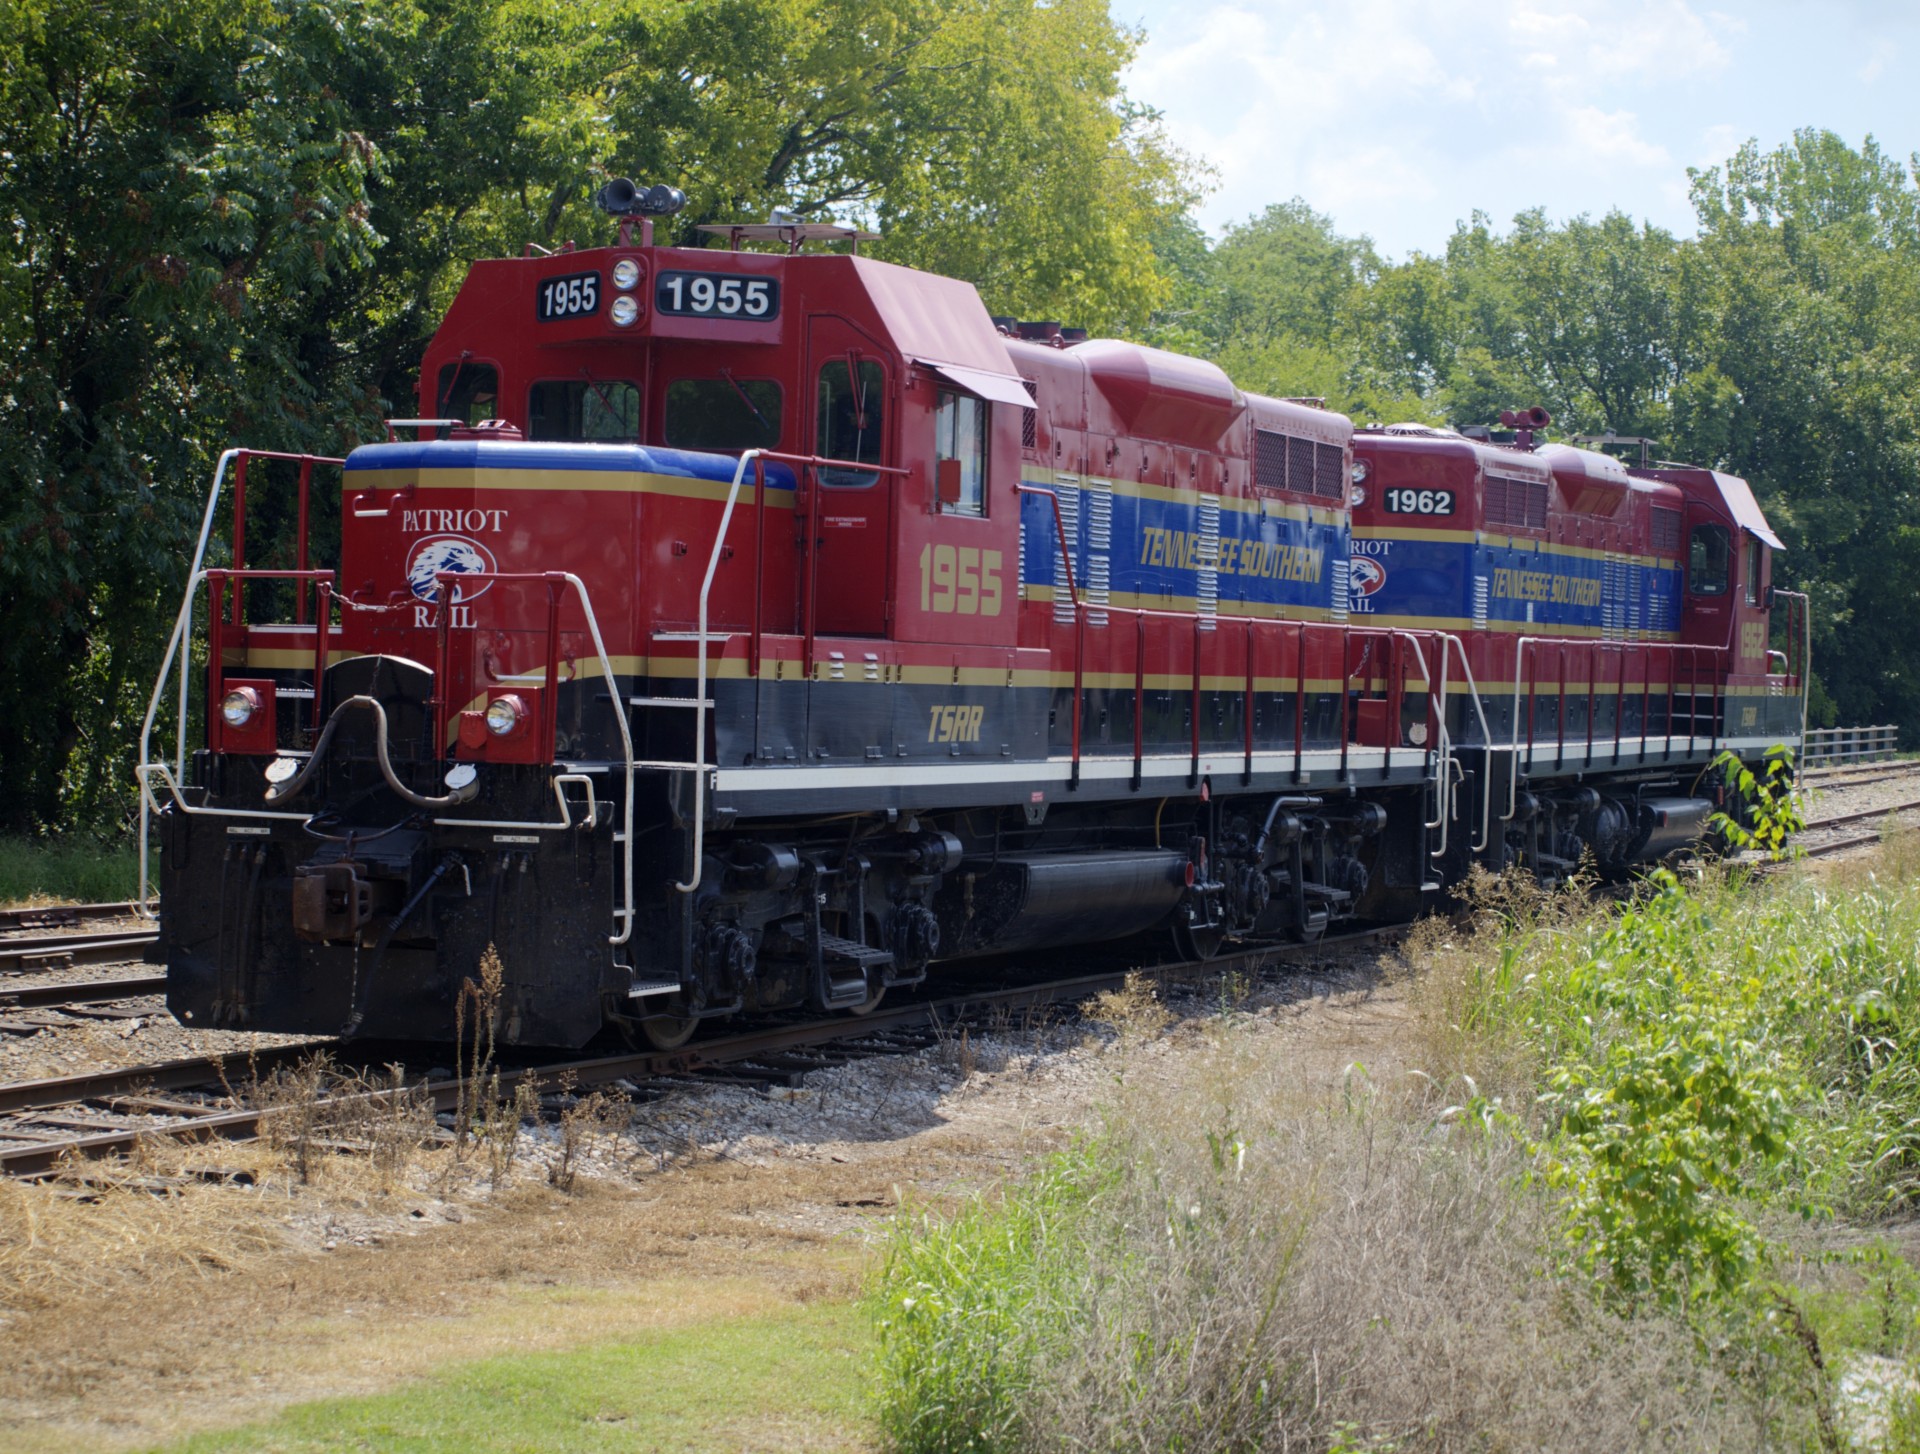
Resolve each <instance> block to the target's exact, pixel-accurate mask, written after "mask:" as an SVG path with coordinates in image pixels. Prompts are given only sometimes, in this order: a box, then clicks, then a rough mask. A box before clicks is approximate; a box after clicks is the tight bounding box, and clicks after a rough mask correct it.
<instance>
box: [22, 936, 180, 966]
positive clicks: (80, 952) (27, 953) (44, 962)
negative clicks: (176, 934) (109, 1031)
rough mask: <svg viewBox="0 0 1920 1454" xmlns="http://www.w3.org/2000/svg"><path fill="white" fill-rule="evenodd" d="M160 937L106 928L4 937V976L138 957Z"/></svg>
mask: <svg viewBox="0 0 1920 1454" xmlns="http://www.w3.org/2000/svg"><path fill="white" fill-rule="evenodd" d="M158 938H159V932H158V931H157V930H153V929H135V930H126V929H105V930H92V931H80V932H75V933H70V934H42V935H37V936H35V937H32V938H6V939H0V976H5V975H10V974H35V973H38V972H40V971H42V970H48V969H67V968H71V967H73V966H75V965H82V964H125V963H127V962H128V961H129V960H137V959H139V958H140V957H141V956H142V955H143V954H145V953H146V952H147V949H148V947H149V946H150V945H152V944H153V943H154V942H155V941H156V940H157V939H158Z"/></svg>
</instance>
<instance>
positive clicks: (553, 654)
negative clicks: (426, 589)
mask: <svg viewBox="0 0 1920 1454" xmlns="http://www.w3.org/2000/svg"><path fill="white" fill-rule="evenodd" d="M433 580H434V584H435V586H436V587H438V590H439V600H438V602H437V603H436V604H437V605H438V607H439V609H438V611H437V612H436V615H437V617H438V619H437V621H436V622H435V636H436V640H435V647H434V673H433V698H432V700H431V701H430V702H429V703H428V705H429V706H430V707H432V708H433V743H434V751H435V752H436V753H439V754H442V755H444V754H445V753H446V751H447V727H448V724H449V723H450V722H451V720H452V714H451V712H450V711H449V708H450V707H451V706H452V698H451V697H450V696H448V694H447V691H448V683H449V681H450V680H451V675H450V674H451V671H452V667H453V655H452V629H453V628H452V622H453V607H454V605H455V604H457V603H456V602H455V600H454V596H453V587H454V586H456V585H458V584H459V583H460V582H462V581H494V582H499V583H502V584H507V585H513V584H526V583H531V582H535V581H538V582H541V583H542V584H544V585H545V586H546V588H547V661H546V673H545V678H546V680H545V686H544V689H543V690H542V691H541V693H540V696H541V703H540V729H539V731H540V743H541V745H542V746H543V747H544V748H545V754H544V757H543V759H542V760H543V761H546V762H552V761H553V755H554V745H555V739H556V737H557V735H558V732H559V725H560V703H559V695H560V593H561V590H562V589H563V588H564V587H565V586H566V585H567V584H568V582H567V575H566V572H565V571H551V570H550V571H479V570H476V571H454V572H445V571H442V572H439V573H437V574H436V575H435V576H434V578H433ZM464 629H466V630H472V629H474V628H472V627H467V628H464ZM613 705H614V710H615V711H619V710H621V708H620V704H619V703H618V702H615V703H614V704H613Z"/></svg>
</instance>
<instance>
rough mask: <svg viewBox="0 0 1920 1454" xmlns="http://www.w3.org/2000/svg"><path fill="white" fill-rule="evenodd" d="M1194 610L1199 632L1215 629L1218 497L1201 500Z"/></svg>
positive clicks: (1218, 530) (1195, 567)
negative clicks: (1199, 619) (1196, 614)
mask: <svg viewBox="0 0 1920 1454" xmlns="http://www.w3.org/2000/svg"><path fill="white" fill-rule="evenodd" d="M1194 581H1195V584H1194V598H1195V605H1194V609H1195V610H1196V611H1198V612H1199V613H1200V617H1201V621H1200V629H1201V630H1202V631H1211V630H1213V629H1214V623H1213V618H1214V617H1216V616H1218V615H1219V614H1220V497H1219V496H1218V495H1202V496H1201V497H1200V544H1199V549H1198V550H1197V551H1196V552H1195V555H1194Z"/></svg>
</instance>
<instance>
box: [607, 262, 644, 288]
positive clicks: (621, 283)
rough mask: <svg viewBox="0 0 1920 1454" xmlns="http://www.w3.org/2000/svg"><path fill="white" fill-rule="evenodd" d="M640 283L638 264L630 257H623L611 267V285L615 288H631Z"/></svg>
mask: <svg viewBox="0 0 1920 1454" xmlns="http://www.w3.org/2000/svg"><path fill="white" fill-rule="evenodd" d="M639 281H640V264H639V263H637V262H635V261H634V260H633V259H632V258H630V257H623V258H621V259H620V261H619V262H617V263H615V264H614V265H613V285H614V287H616V288H631V287H632V286H633V285H634V284H635V283H637V282H639Z"/></svg>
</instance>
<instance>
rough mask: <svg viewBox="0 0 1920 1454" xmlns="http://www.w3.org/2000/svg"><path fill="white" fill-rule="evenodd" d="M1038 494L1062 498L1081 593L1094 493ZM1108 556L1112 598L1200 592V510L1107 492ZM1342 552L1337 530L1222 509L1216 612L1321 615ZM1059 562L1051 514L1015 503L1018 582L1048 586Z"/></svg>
mask: <svg viewBox="0 0 1920 1454" xmlns="http://www.w3.org/2000/svg"><path fill="white" fill-rule="evenodd" d="M1043 488H1048V489H1052V490H1054V491H1055V492H1056V493H1057V494H1060V495H1061V496H1062V497H1063V504H1064V505H1065V506H1066V508H1065V510H1063V514H1072V515H1077V517H1078V518H1077V519H1076V520H1074V521H1073V522H1072V523H1071V524H1070V525H1069V531H1068V546H1069V548H1070V550H1071V551H1072V553H1073V578H1074V582H1075V583H1076V584H1077V585H1078V586H1079V587H1080V588H1081V590H1082V591H1083V592H1084V591H1085V589H1086V587H1087V585H1088V584H1089V581H1090V580H1093V579H1095V577H1094V573H1093V571H1092V566H1093V564H1094V560H1095V558H1096V557H1097V556H1098V555H1099V554H1101V553H1102V552H1099V551H1096V550H1095V548H1094V538H1093V537H1094V521H1093V512H1092V509H1091V501H1092V500H1093V498H1094V496H1095V495H1096V493H1097V492H1095V491H1090V490H1088V489H1086V488H1085V487H1084V486H1079V485H1068V484H1057V485H1047V486H1043ZM1108 500H1109V501H1110V505H1111V511H1112V514H1111V522H1112V524H1111V534H1110V538H1109V542H1108V545H1107V549H1106V551H1105V552H1104V554H1105V556H1106V558H1107V572H1108V575H1107V587H1108V590H1109V591H1110V592H1111V593H1113V594H1116V595H1121V594H1134V595H1143V596H1147V597H1154V596H1176V597H1185V598H1187V599H1189V600H1191V599H1193V598H1194V597H1196V596H1197V595H1198V594H1199V582H1200V572H1199V570H1198V568H1197V566H1196V563H1195V562H1196V558H1197V556H1198V546H1199V542H1200V502H1199V500H1198V499H1197V498H1196V499H1194V500H1192V501H1191V502H1188V501H1186V500H1178V501H1174V500H1162V499H1155V498H1147V497H1143V496H1139V495H1123V494H1119V493H1117V492H1116V493H1113V494H1111V495H1109V496H1108ZM1346 554H1347V530H1346V526H1345V525H1344V524H1319V523H1310V522H1308V521H1305V520H1298V519H1292V518H1284V517H1283V518H1276V517H1273V516H1270V515H1265V514H1256V513H1253V512H1250V511H1246V510H1235V509H1231V508H1227V507H1225V506H1223V507H1222V508H1221V510H1220V554H1219V557H1218V565H1217V566H1216V572H1217V575H1216V584H1217V587H1218V591H1219V600H1220V603H1221V604H1222V605H1223V606H1234V605H1241V606H1244V605H1259V606H1274V607H1280V606H1284V607H1294V608H1317V609H1320V610H1326V609H1329V608H1330V607H1331V606H1332V605H1333V569H1332V568H1333V565H1334V563H1335V562H1336V561H1339V560H1344V559H1345V558H1346ZM1059 555H1060V546H1059V534H1058V531H1057V529H1056V528H1055V526H1054V521H1053V506H1052V505H1051V504H1050V503H1049V502H1048V501H1047V499H1046V498H1045V497H1044V496H1038V495H1023V496H1021V503H1020V579H1021V580H1022V581H1023V582H1024V583H1026V584H1027V585H1030V586H1034V585H1039V586H1052V585H1055V584H1056V578H1055V566H1054V562H1055V561H1056V560H1058V558H1059Z"/></svg>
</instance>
